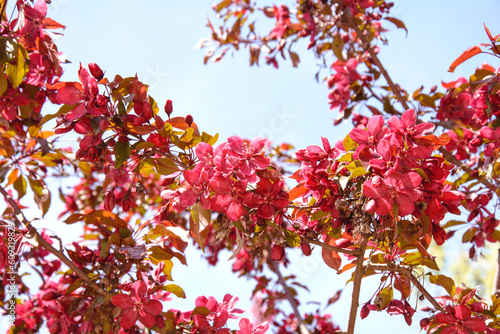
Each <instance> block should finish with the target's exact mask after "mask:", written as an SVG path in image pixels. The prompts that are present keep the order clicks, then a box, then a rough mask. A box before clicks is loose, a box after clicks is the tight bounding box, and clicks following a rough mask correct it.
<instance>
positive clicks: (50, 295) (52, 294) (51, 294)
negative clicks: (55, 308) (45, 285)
mask: <svg viewBox="0 0 500 334" xmlns="http://www.w3.org/2000/svg"><path fill="white" fill-rule="evenodd" d="M57 297H59V295H58V294H57V293H55V292H54V291H49V292H47V293H46V294H44V295H43V296H42V300H45V301H50V300H54V299H57Z"/></svg>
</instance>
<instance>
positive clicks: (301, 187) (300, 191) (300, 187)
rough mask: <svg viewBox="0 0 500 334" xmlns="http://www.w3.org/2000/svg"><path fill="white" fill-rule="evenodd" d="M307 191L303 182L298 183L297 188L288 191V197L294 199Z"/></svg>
mask: <svg viewBox="0 0 500 334" xmlns="http://www.w3.org/2000/svg"><path fill="white" fill-rule="evenodd" d="M306 191H307V189H306V187H304V185H303V184H299V185H297V186H296V187H295V188H293V189H292V190H290V191H289V192H288V199H289V200H290V201H293V200H294V199H296V198H298V197H299V196H302V195H303V194H304V193H305V192H306Z"/></svg>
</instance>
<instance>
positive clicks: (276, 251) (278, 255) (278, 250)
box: [271, 245, 285, 261]
mask: <svg viewBox="0 0 500 334" xmlns="http://www.w3.org/2000/svg"><path fill="white" fill-rule="evenodd" d="M284 257H285V248H284V247H283V246H280V245H274V246H273V249H272V251H271V259H273V260H274V261H281V260H283V258H284Z"/></svg>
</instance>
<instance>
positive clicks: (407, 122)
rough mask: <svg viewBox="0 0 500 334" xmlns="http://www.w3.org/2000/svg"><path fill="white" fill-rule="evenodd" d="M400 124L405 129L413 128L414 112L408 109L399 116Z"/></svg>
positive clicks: (415, 121) (415, 119)
mask: <svg viewBox="0 0 500 334" xmlns="http://www.w3.org/2000/svg"><path fill="white" fill-rule="evenodd" d="M401 122H402V123H403V125H404V127H405V128H406V129H408V128H410V129H411V128H413V127H414V126H415V124H417V116H416V115H415V110H413V109H408V110H406V111H405V112H404V113H403V115H402V116H401Z"/></svg>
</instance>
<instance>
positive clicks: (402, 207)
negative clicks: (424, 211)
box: [396, 195, 415, 217]
mask: <svg viewBox="0 0 500 334" xmlns="http://www.w3.org/2000/svg"><path fill="white" fill-rule="evenodd" d="M396 203H398V206H399V216H400V217H404V216H406V215H409V214H410V213H412V212H413V211H415V203H414V202H413V201H412V200H411V199H410V198H408V196H404V195H403V196H398V197H397V198H396Z"/></svg>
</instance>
